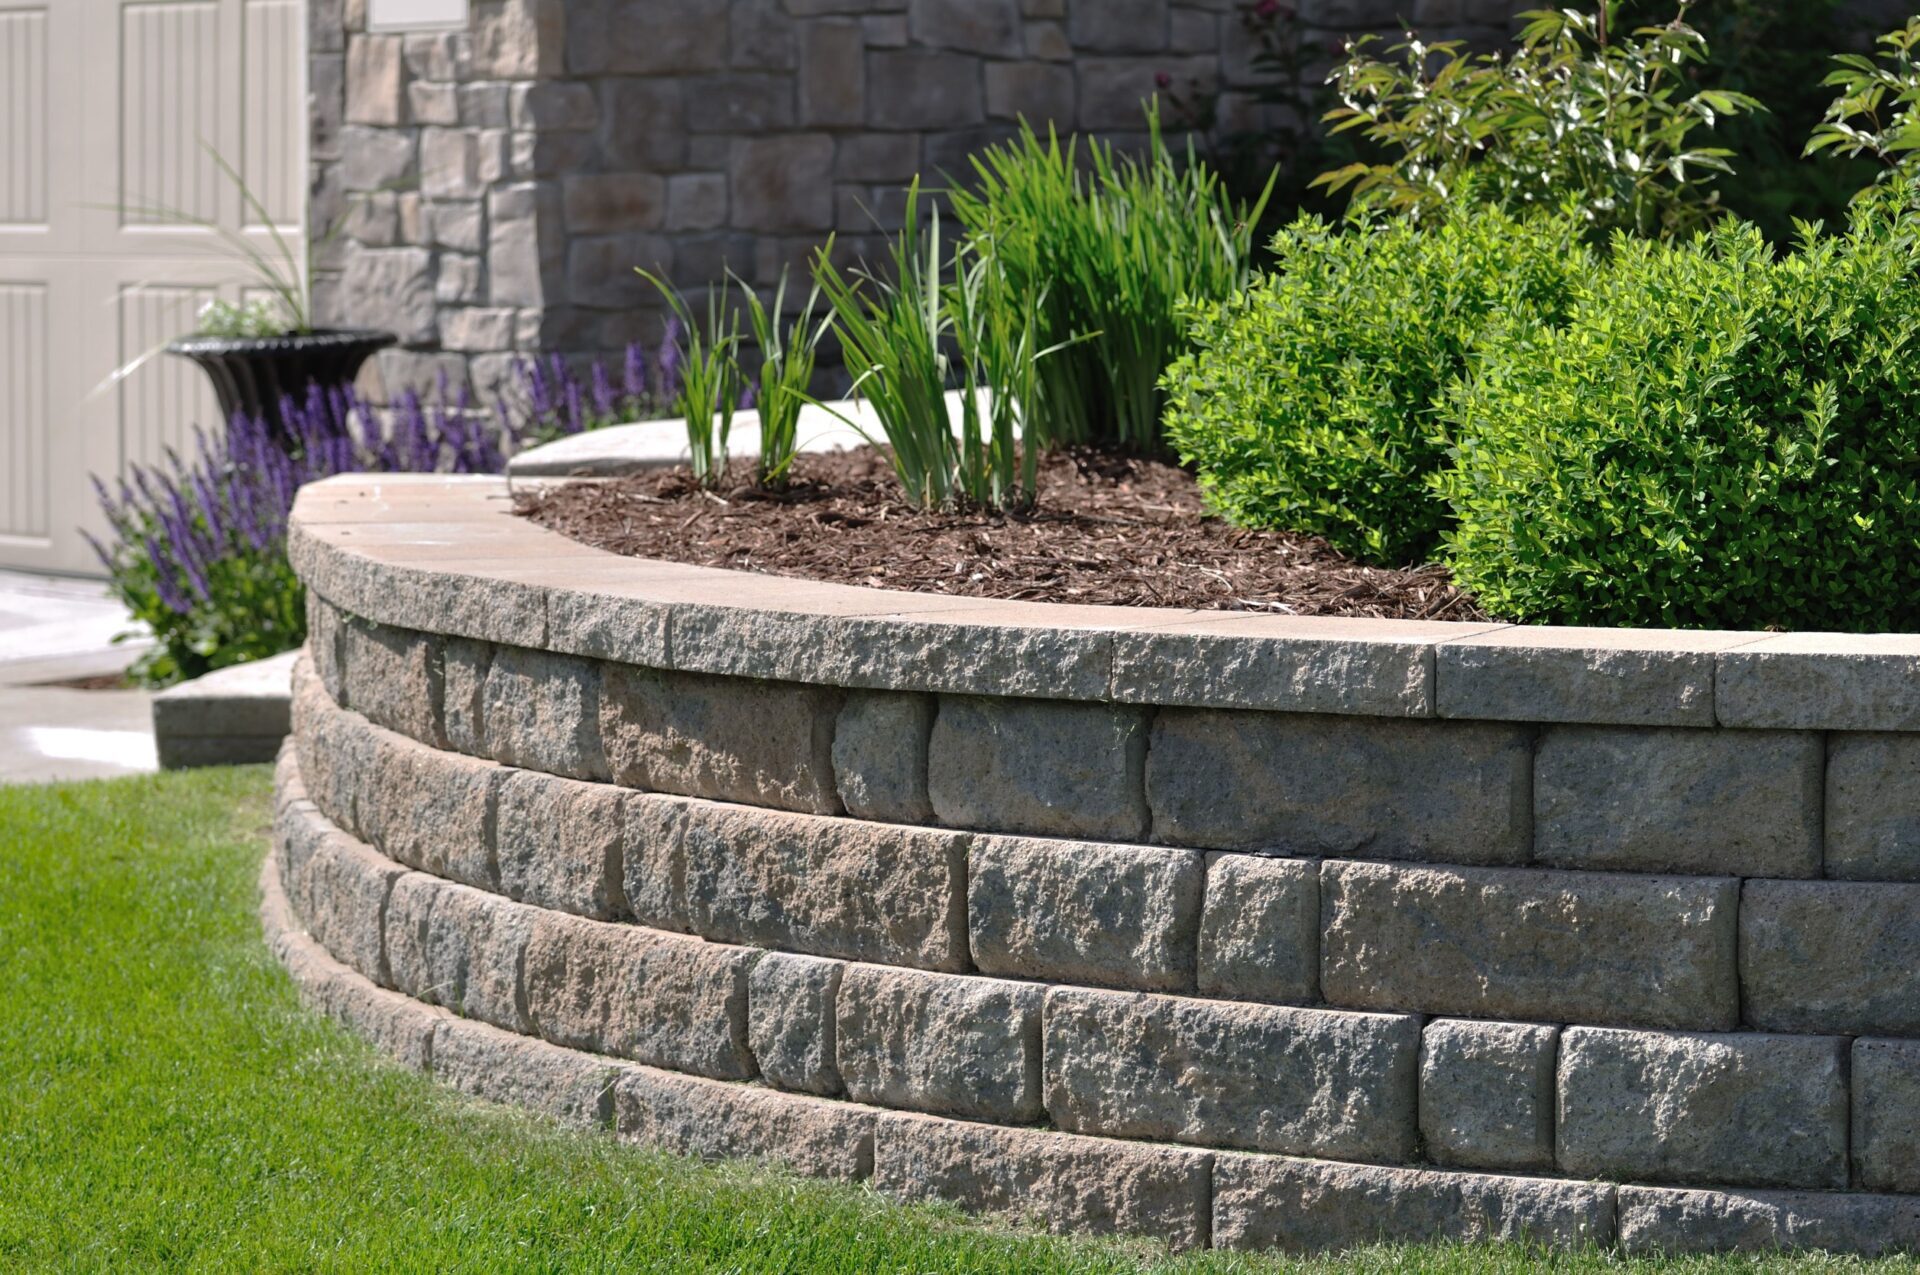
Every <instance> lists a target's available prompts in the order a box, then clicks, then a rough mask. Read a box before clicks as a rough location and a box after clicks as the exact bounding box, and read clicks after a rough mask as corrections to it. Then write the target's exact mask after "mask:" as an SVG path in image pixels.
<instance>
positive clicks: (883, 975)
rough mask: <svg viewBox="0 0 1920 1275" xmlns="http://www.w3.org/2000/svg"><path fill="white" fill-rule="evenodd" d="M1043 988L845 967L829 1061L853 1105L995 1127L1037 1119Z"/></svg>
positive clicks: (908, 971)
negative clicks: (832, 1060) (955, 1118)
mask: <svg viewBox="0 0 1920 1275" xmlns="http://www.w3.org/2000/svg"><path fill="white" fill-rule="evenodd" d="M1045 990H1046V989H1045V988H1042V987H1038V986H1034V985H1032V984H1027V983H1009V982H1004V981H1002V980H999V979H988V978H968V977H964V976H961V975H953V974H924V973H919V972H916V971H911V970H898V969H888V968H885V967H883V966H876V965H851V966H848V967H847V970H846V972H845V974H843V975H842V976H841V979H840V996H839V1002H838V1011H837V1022H836V1025H835V1041H834V1058H835V1063H836V1065H837V1066H838V1067H839V1070H840V1077H841V1079H842V1080H843V1081H845V1083H846V1088H847V1096H848V1097H849V1098H852V1099H853V1100H854V1101H855V1102H864V1103H870V1104H874V1105H877V1106H882V1107H893V1108H896V1109H899V1110H906V1111H924V1112H929V1113H931V1114H934V1115H952V1116H962V1117H966V1118H969V1119H976V1120H991V1121H995V1122H998V1123H1001V1124H1020V1123H1024V1122H1029V1121H1033V1120H1037V1119H1039V1117H1040V1115H1041V1103H1040V1002H1041V997H1042V996H1043V995H1044V994H1045Z"/></svg>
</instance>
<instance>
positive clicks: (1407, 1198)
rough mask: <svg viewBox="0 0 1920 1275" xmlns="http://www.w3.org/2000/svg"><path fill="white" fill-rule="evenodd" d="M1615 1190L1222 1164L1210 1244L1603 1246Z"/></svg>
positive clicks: (1279, 1160)
mask: <svg viewBox="0 0 1920 1275" xmlns="http://www.w3.org/2000/svg"><path fill="white" fill-rule="evenodd" d="M1613 1201H1614V1188H1613V1187H1611V1186H1607V1185H1603V1184H1599V1183H1590V1182H1560V1181H1554V1180H1551V1179H1546V1178H1522V1177H1503V1176H1499V1175H1495V1174H1482V1173H1448V1172H1437V1171H1435V1170H1432V1169H1395V1168H1386V1167H1382V1166H1377V1165H1370V1164H1329V1163H1325V1162H1323V1161H1318V1160H1293V1159H1287V1158H1285V1157H1279V1156H1251V1155H1221V1156H1217V1157H1215V1159H1214V1162H1213V1243H1214V1247H1216V1248H1223V1249H1266V1248H1277V1249H1283V1250H1287V1251H1291V1252H1300V1253H1312V1252H1319V1251H1323V1250H1330V1249H1345V1248H1355V1247H1359V1246H1362V1245H1368V1244H1432V1243H1436V1242H1442V1243H1444V1242H1453V1243H1468V1244H1471V1243H1488V1242H1496V1241H1498V1242H1506V1243H1515V1244H1518V1243H1531V1244H1538V1245H1541V1246H1543V1247H1547V1248H1588V1247H1595V1246H1604V1245H1606V1244H1608V1243H1609V1242H1611V1240H1612V1239H1613Z"/></svg>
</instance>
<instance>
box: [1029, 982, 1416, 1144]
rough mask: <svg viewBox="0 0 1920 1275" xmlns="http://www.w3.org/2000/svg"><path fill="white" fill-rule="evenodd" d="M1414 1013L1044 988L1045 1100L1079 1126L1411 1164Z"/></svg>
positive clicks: (1063, 1119)
mask: <svg viewBox="0 0 1920 1275" xmlns="http://www.w3.org/2000/svg"><path fill="white" fill-rule="evenodd" d="M1419 1051H1420V1025H1419V1020H1418V1019H1417V1018H1411V1017H1405V1016H1400V1015H1387V1014H1352V1013H1341V1012H1337V1011H1332V1010H1315V1009H1282V1008H1278V1007H1273V1006H1266V1005H1244V1004H1239V1003H1235V1002H1229V1001H1205V1000H1192V999H1187V998H1183V997H1172V996H1151V995H1145V994H1142V993H1136V992H1103V991H1093V990H1088V989H1083V988H1074V987H1056V988H1053V989H1051V990H1049V991H1048V993H1047V1002H1046V1102H1047V1114H1048V1115H1050V1116H1051V1117H1052V1118H1053V1122H1054V1124H1056V1125H1057V1126H1059V1127H1060V1128H1062V1129H1065V1130H1067V1131H1068V1132H1072V1133H1089V1134H1102V1135H1105V1136H1108V1137H1117V1138H1149V1139H1155V1140H1161V1141H1171V1142H1190V1143H1203V1144H1206V1145H1211V1146H1233V1147H1245V1148H1248V1149H1250V1150H1258V1151H1277V1152H1282V1153H1288V1154H1299V1155H1324V1156H1331V1157H1336V1158H1340V1159H1355V1160H1384V1161H1389V1162H1392V1161H1403V1160H1405V1159H1407V1158H1408V1157H1409V1156H1411V1155H1412V1153H1413V1148H1414V1141H1415V1137H1416V1129H1415V1123H1416V1122H1415V1107H1414V1090H1415V1080H1416V1070H1417V1067H1418V1062H1419Z"/></svg>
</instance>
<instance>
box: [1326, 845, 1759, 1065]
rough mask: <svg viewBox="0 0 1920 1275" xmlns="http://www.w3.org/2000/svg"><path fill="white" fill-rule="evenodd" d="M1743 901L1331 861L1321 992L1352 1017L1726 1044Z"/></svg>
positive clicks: (1622, 882) (1727, 891) (1645, 882)
mask: <svg viewBox="0 0 1920 1275" xmlns="http://www.w3.org/2000/svg"><path fill="white" fill-rule="evenodd" d="M1739 890H1740V883H1739V882H1738V881H1733V880H1723V879H1716V878H1710V877H1656V876H1637V875H1630V874H1625V873H1599V872H1547V871H1541V870H1537V869H1532V868H1440V867H1409V866H1400V865H1394V864H1384V863H1342V862H1336V861H1330V862H1328V863H1327V864H1325V865H1324V866H1323V868H1322V870H1321V877H1320V897H1321V906H1322V915H1323V917H1324V920H1323V927H1322V933H1321V944H1320V988H1321V991H1322V992H1323V994H1324V995H1325V996H1326V998H1327V1000H1328V1001H1330V1002H1331V1003H1333V1004H1335V1005H1348V1006H1352V1007H1354V1008H1358V1009H1383V1010H1389V1009H1390V1010H1410V1011H1419V1012H1422V1013H1429V1014H1458V1015H1463V1016H1471V1017H1476V1018H1477V1017H1486V1018H1508V1019H1532V1020H1535V1021H1547V1022H1584V1023H1604V1024H1610V1025H1611V1024H1617V1025H1620V1026H1630V1027H1679V1028H1687V1029H1693V1030H1724V1029H1728V1028H1732V1027H1733V1026H1735V1025H1736V1024H1737V1022H1738V1020H1739V1014H1740V1000H1739V988H1738V985H1737V981H1736V973H1735V965H1734V947H1735V913H1736V905H1737V902H1738V899H1739Z"/></svg>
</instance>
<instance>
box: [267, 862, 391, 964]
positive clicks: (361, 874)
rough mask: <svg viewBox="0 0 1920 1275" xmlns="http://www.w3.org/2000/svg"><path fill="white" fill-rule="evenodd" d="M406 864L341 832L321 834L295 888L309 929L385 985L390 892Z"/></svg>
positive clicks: (343, 961) (336, 955) (341, 958)
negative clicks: (383, 936) (385, 936)
mask: <svg viewBox="0 0 1920 1275" xmlns="http://www.w3.org/2000/svg"><path fill="white" fill-rule="evenodd" d="M405 872H406V869H405V868H403V867H401V866H400V865H399V864H397V863H395V862H393V861H392V860H391V859H385V858H382V857H381V856H380V855H378V854H375V853H374V852H373V851H372V850H369V849H368V848H367V847H366V846H363V845H361V844H360V843H359V842H357V841H354V840H352V839H351V838H349V837H346V836H343V835H341V834H339V833H332V834H330V835H326V836H323V837H321V838H320V840H319V841H318V843H317V844H316V845H315V846H314V848H313V853H312V854H311V855H310V856H309V857H308V859H307V863H306V870H305V872H304V873H303V876H302V880H301V881H300V883H299V884H298V885H297V886H296V887H295V889H294V890H293V891H291V893H292V894H293V895H294V897H296V898H298V899H301V900H303V906H302V912H301V916H302V919H304V920H305V921H306V923H307V929H308V931H309V932H310V933H311V934H312V935H313V937H314V939H315V940H316V941H318V942H319V944H320V945H321V946H322V947H324V948H326V949H327V951H328V952H330V953H331V954H332V955H333V958H334V959H335V960H337V961H339V962H340V963H341V964H342V965H345V966H348V967H349V968H351V969H354V970H357V971H358V972H359V973H360V974H361V975H363V976H364V977H366V978H368V979H371V980H372V981H373V982H375V983H379V984H381V985H382V986H391V985H392V978H391V975H390V974H389V973H388V970H387V952H386V944H385V942H384V941H383V939H382V931H383V930H384V929H385V927H386V913H387V895H388V894H389V892H391V891H392V889H393V883H394V882H395V881H396V880H398V879H399V878H400V876H401V875H402V874H403V873H405Z"/></svg>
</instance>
